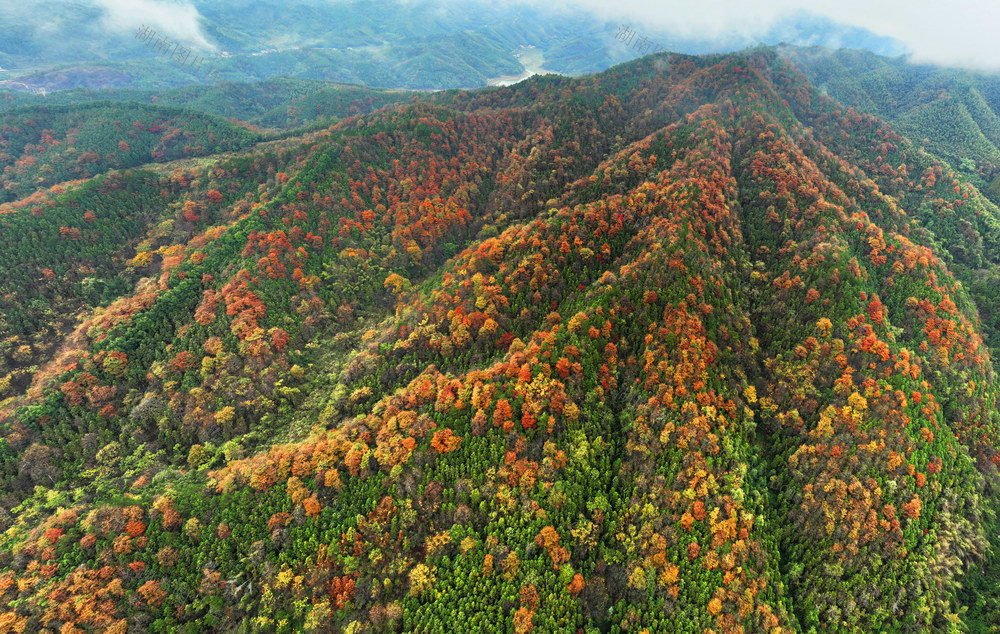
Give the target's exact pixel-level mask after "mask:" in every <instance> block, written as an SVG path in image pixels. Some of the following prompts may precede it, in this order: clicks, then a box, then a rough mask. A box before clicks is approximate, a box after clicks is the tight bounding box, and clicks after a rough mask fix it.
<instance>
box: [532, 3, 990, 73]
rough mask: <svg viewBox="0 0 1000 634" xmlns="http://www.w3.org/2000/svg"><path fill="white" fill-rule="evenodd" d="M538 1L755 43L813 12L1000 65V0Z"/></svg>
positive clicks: (935, 58) (927, 53) (917, 51)
mask: <svg viewBox="0 0 1000 634" xmlns="http://www.w3.org/2000/svg"><path fill="white" fill-rule="evenodd" d="M532 1H534V0H532ZM537 4H545V5H550V6H551V5H553V4H559V5H561V6H564V7H572V8H578V9H585V10H588V11H591V12H593V13H596V14H598V15H599V16H601V17H604V18H606V19H609V20H614V21H619V22H622V23H627V24H634V25H639V24H642V25H648V26H649V28H651V29H652V28H653V27H656V28H658V29H662V30H663V31H665V32H668V33H674V34H676V35H679V36H683V37H709V38H712V39H716V38H718V39H731V38H732V37H733V36H734V35H737V36H743V37H744V38H746V39H747V40H748V41H751V42H755V41H756V39H757V37H758V36H760V35H761V34H763V33H765V32H766V31H767V30H768V28H769V27H770V26H772V25H774V24H776V23H777V22H779V21H780V20H781V19H782V18H783V17H787V16H790V15H792V14H794V13H795V12H797V11H802V10H807V11H810V12H812V13H815V14H817V15H820V16H824V17H828V18H830V19H832V20H835V21H837V22H841V23H844V24H847V25H851V26H855V27H860V28H865V29H868V30H870V31H872V32H874V33H875V34H878V35H882V36H886V37H891V38H894V39H896V40H898V41H899V42H901V43H902V44H903V45H904V46H905V48H906V49H907V51H908V53H909V54H910V55H911V56H912V61H914V62H921V63H924V62H926V63H934V64H939V65H944V66H963V67H973V68H982V69H991V70H1000V32H998V31H1000V1H998V0H985V1H982V0H981V1H978V2H977V1H972V0H956V1H952V2H947V3H942V2H940V1H939V0H933V1H932V0H906V1H903V0H810V1H809V2H802V1H801V0H752V1H749V2H748V1H745V0H744V1H738V0H694V1H692V0H683V1H679V0H661V1H659V2H650V0H613V1H612V2H608V1H607V0H544V2H538V3H537ZM636 30H639V29H638V28H637V29H636Z"/></svg>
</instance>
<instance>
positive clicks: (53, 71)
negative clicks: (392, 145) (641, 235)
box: [0, 0, 903, 93]
mask: <svg viewBox="0 0 1000 634" xmlns="http://www.w3.org/2000/svg"><path fill="white" fill-rule="evenodd" d="M622 25H626V26H630V27H631V28H632V29H633V30H634V31H635V32H636V33H637V34H638V36H641V37H645V38H647V39H648V40H650V41H655V42H657V43H659V45H660V46H662V47H663V49H664V50H670V51H675V52H681V53H714V52H720V51H731V50H737V49H742V48H746V47H747V46H752V45H755V44H757V43H760V42H764V43H767V44H778V43H780V42H790V43H795V44H803V45H812V44H819V45H825V46H831V47H840V46H844V47H851V48H868V49H870V50H873V51H875V52H877V53H886V54H895V53H897V52H902V50H903V49H902V48H901V45H900V44H899V43H898V42H894V41H893V40H891V39H890V38H885V37H879V36H876V35H874V34H872V33H870V32H868V31H866V30H864V29H861V28H857V27H851V26H846V25H842V24H839V23H836V22H834V21H832V20H830V19H829V18H823V17H820V16H816V15H812V14H809V13H806V12H798V13H795V14H792V15H789V16H787V17H786V18H783V19H782V20H780V21H778V22H777V23H775V24H774V25H772V26H771V27H770V28H769V29H768V30H767V31H766V32H764V33H762V34H753V35H748V34H742V35H735V34H730V35H725V36H711V37H710V36H707V35H700V34H697V33H679V32H668V31H665V30H663V29H662V28H661V27H659V26H657V24H656V23H644V22H642V21H641V20H640V21H635V20H632V19H629V18H628V17H626V16H622V17H620V18H612V19H610V20H609V19H608V17H607V16H603V15H598V14H595V13H591V12H588V11H586V10H585V9H583V8H573V7H569V6H564V5H558V4H556V5H544V4H535V5H532V4H516V3H501V4H498V5H491V4H488V3H475V4H473V5H472V10H469V7H468V6H467V5H465V4H464V3H457V2H451V1H430V0H428V1H423V2H402V1H400V0H378V1H377V2H332V1H327V0H313V1H310V2H294V3H291V4H288V3H278V2H271V1H270V0H268V1H264V2H260V1H256V0H252V1H251V0H239V1H237V2H226V3H221V2H209V1H206V0H196V1H194V2H191V3H169V2H157V1H154V0H142V1H141V2H137V3H133V2H128V3H121V2H114V1H112V0H88V1H78V0H74V1H68V0H58V1H57V2H55V3H53V4H52V6H51V7H50V11H46V12H38V11H35V10H34V9H32V8H29V7H28V6H27V5H24V6H19V5H17V4H16V3H7V4H6V5H4V6H3V7H0V32H2V33H4V34H8V33H9V34H10V36H9V37H6V36H5V37H4V39H3V41H2V42H0V67H2V68H3V69H4V71H3V72H0V80H2V83H0V87H3V88H7V89H10V90H20V91H28V92H45V93H51V92H53V91H58V90H66V89H73V88H89V89H101V88H145V89H155V90H163V89H167V88H170V87H175V86H180V85H184V84H189V83H192V82H195V83H206V82H207V83H212V82H217V81H219V80H222V79H225V80H228V81H235V82H252V81H260V80H265V79H269V78H272V77H275V76H279V75H280V76H288V77H298V78H306V79H323V80H331V81H336V82H347V83H356V84H363V85H366V86H372V87H384V88H411V89H446V88H471V87H476V86H484V85H486V84H487V83H488V82H489V80H490V79H492V78H499V77H504V76H517V75H519V74H521V73H522V72H524V71H525V70H526V69H527V71H528V72H540V73H541V72H557V73H561V74H569V75H576V74H580V73H588V72H595V71H599V70H604V69H606V68H608V67H610V66H612V65H614V64H616V63H620V62H623V61H627V60H629V59H634V58H635V57H637V56H639V55H641V54H643V52H650V50H646V51H643V50H640V49H637V48H636V47H634V46H632V44H633V43H632V42H627V43H626V42H622V41H621V40H618V39H616V38H615V35H616V33H617V32H618V30H619V28H620V27H621V26H622ZM142 26H147V27H150V28H151V29H152V30H153V31H155V33H156V37H154V38H153V39H151V40H150V41H148V42H145V43H144V42H143V41H141V40H137V39H136V34H137V33H138V32H139V30H140V29H141V27H142ZM158 38H166V40H169V42H170V45H169V46H164V47H163V48H161V49H157V47H156V44H155V43H156V41H157V39H158ZM178 46H179V47H181V48H180V49H178V48H176V47H178ZM529 47H530V48H531V49H534V50H536V51H537V52H538V53H539V54H540V59H542V60H544V61H543V62H542V63H540V64H538V65H537V66H535V65H533V63H527V60H526V58H523V57H520V56H521V55H522V54H523V53H524V52H525V51H526V50H529ZM168 49H169V50H168ZM175 51H177V54H176V56H175V55H174V52H175ZM196 58H197V59H199V60H202V61H203V63H200V64H199V63H196V62H194V60H195V59H196ZM210 70H214V71H215V74H213V75H211V78H210V79H207V78H206V75H207V73H209V72H210Z"/></svg>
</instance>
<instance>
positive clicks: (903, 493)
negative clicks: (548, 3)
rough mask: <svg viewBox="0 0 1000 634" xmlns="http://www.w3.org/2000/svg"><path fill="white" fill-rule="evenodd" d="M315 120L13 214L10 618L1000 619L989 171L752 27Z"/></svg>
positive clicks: (7, 467)
mask: <svg viewBox="0 0 1000 634" xmlns="http://www.w3.org/2000/svg"><path fill="white" fill-rule="evenodd" d="M341 105H342V106H343V105H345V104H341ZM369 105H373V104H369ZM101 107H108V106H101ZM116 107H120V108H128V107H129V106H127V105H125V104H118V105H117V106H116ZM330 115H331V116H334V117H341V116H347V118H345V119H343V120H340V121H337V122H336V123H335V124H333V125H332V126H330V127H329V128H327V129H324V130H321V131H317V132H314V133H311V134H309V135H306V136H302V137H295V138H289V139H284V140H282V141H280V142H270V143H258V144H257V145H255V146H254V147H252V148H250V149H248V150H247V151H245V152H238V153H235V154H231V155H228V156H220V157H213V158H212V159H205V160H204V161H202V162H201V163H198V164H190V163H188V164H185V165H184V166H183V167H181V166H177V167H176V169H172V166H170V165H168V166H156V167H157V169H156V171H151V170H139V169H134V170H133V169H125V170H112V171H111V172H109V173H107V174H102V175H100V176H96V177H94V178H90V179H87V180H83V181H81V182H74V183H69V184H65V185H61V186H58V187H56V188H49V189H47V190H38V191H35V192H33V193H31V194H30V195H28V196H26V197H23V198H19V199H18V200H14V201H12V202H9V203H7V204H5V205H3V207H2V208H0V212H2V213H3V215H2V216H0V228H2V231H0V258H2V259H0V271H2V272H3V274H4V279H5V280H7V279H10V280H11V282H10V283H5V285H4V287H3V293H4V294H3V295H2V296H0V299H2V300H3V301H4V302H6V303H5V304H4V305H3V315H4V322H3V323H2V324H0V327H2V328H3V329H4V330H3V333H2V336H3V337H4V338H3V339H2V340H0V346H3V347H2V348H0V354H2V355H3V357H2V361H3V364H4V365H3V366H2V367H0V399H5V400H2V401H0V434H2V439H0V477H2V485H0V491H2V498H0V502H2V504H0V506H2V508H3V509H8V510H4V511H0V531H2V532H0V631H25V632H33V631H43V630H48V631H56V630H66V631H97V630H101V631H105V630H106V631H115V632H126V631H154V632H156V631H162V632H166V631H183V632H202V631H247V632H249V631H254V632H257V631H265V632H266V631H272V632H296V631H314V632H319V631H334V632H340V631H346V632H386V631H420V632H445V631H471V632H479V631H514V632H528V631H532V630H535V631H539V632H554V631H583V632H598V631H604V632H609V631H614V632H625V631H628V632H646V631H648V632H706V631H714V632H763V631H767V632H800V631H801V632H808V631H819V630H830V631H857V632H875V631H879V632H881V631H887V632H888V631H905V632H923V631H962V630H963V628H964V629H968V630H972V631H984V630H988V629H990V628H994V627H997V626H1000V588H997V581H996V579H997V560H996V555H995V553H996V548H997V545H998V544H997V543H996V542H997V541H998V540H1000V538H998V537H997V535H998V527H997V519H996V510H997V507H998V502H1000V499H998V490H997V484H998V480H997V478H998V473H997V467H996V465H997V463H1000V454H998V453H997V442H998V422H1000V421H998V420H997V417H998V413H997V396H998V389H1000V386H998V384H997V379H996V374H995V371H994V368H993V359H994V358H995V357H996V355H997V354H998V351H997V349H996V347H995V341H996V339H995V333H996V332H997V331H998V326H1000V324H998V322H997V320H998V319H1000V317H998V316H997V314H996V311H995V310H994V309H993V303H994V302H995V292H994V291H993V288H994V287H995V285H990V284H988V283H984V280H986V279H994V278H995V277H996V276H997V266H998V263H1000V262H998V258H1000V249H998V246H1000V245H998V244H997V241H998V240H1000V210H998V208H997V206H996V205H995V204H994V203H993V202H992V201H991V200H990V199H989V198H988V197H986V196H984V195H983V194H982V193H981V192H980V190H979V189H978V188H977V186H976V182H975V181H974V179H973V178H972V177H971V176H970V175H969V174H967V173H964V172H956V171H954V170H953V169H952V168H951V167H950V166H949V163H948V162H942V161H941V160H939V158H937V157H936V156H935V155H934V154H933V153H932V152H931V151H929V150H931V148H929V147H926V144H925V147H924V149H921V148H920V147H919V146H918V145H915V144H914V143H912V142H911V141H910V140H908V139H907V138H906V137H904V136H903V135H901V134H900V132H899V131H897V130H896V129H895V128H893V127H892V126H891V125H890V124H889V123H886V122H885V121H883V120H881V119H879V118H876V117H875V116H873V115H871V114H866V113H863V112H859V111H858V110H856V109H854V108H850V107H847V106H844V105H842V104H840V103H838V102H837V101H834V100H833V99H831V98H830V97H827V96H825V95H824V94H823V93H822V92H821V91H820V90H818V89H816V88H815V87H814V86H813V85H812V84H810V83H809V82H808V80H807V79H806V77H805V76H804V75H803V74H801V73H800V72H799V71H798V70H797V69H796V68H794V67H793V66H792V65H791V64H790V63H789V62H787V61H786V60H785V59H784V58H782V57H781V56H779V55H778V54H777V53H776V52H775V51H771V50H767V49H760V50H754V51H750V52H747V53H744V54H733V55H717V56H705V57H690V56H682V55H667V54H661V55H656V56H650V57H646V58H642V59H641V60H637V61H634V62H630V63H627V64H623V65H620V66H616V67H614V68H612V69H610V70H608V71H605V72H603V73H599V74H596V75H591V76H585V77H580V78H565V77H556V76H546V77H536V78H532V79H530V80H527V81H525V82H522V83H520V84H517V85H515V86H511V87H507V88H496V89H485V90H479V91H473V92H460V91H452V92H447V93H436V94H433V95H423V96H421V97H420V98H418V99H416V100H414V101H411V102H407V103H396V104H390V105H388V106H387V107H386V108H384V109H382V110H379V111H376V112H369V113H364V114H356V115H353V116H348V115H350V113H348V112H331V113H330ZM5 116H10V115H5ZM192 125H193V124H192ZM112 127H113V126H112ZM144 127H146V126H145V124H144ZM215 134H217V135H219V134H220V133H215ZM53 137H54V138H56V137H55V135H53ZM217 138H218V136H217ZM254 140H255V139H252V138H248V142H250V143H252V142H254ZM102 142H103V141H102ZM30 143H32V144H33V145H37V142H36V141H30ZM80 149H81V150H83V149H84V148H83V147H80ZM219 149H221V148H219ZM101 156H103V154H102V155H101ZM164 158H167V157H164ZM122 167H127V166H125V165H123V166H122ZM8 274H10V275H11V277H9V278H8Z"/></svg>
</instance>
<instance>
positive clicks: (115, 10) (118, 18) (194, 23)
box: [94, 0, 216, 51]
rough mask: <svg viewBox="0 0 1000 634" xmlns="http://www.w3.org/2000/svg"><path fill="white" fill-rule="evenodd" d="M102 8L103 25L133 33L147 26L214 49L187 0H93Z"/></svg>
mask: <svg viewBox="0 0 1000 634" xmlns="http://www.w3.org/2000/svg"><path fill="white" fill-rule="evenodd" d="M94 2H95V4H97V5H98V6H99V7H101V8H102V9H103V10H104V11H105V14H104V18H103V22H104V24H105V25H106V26H107V27H108V28H110V29H112V30H115V31H121V32H128V33H133V34H134V33H135V32H136V31H137V30H138V29H139V27H140V26H142V25H146V26H149V27H151V28H153V29H154V30H155V31H156V32H157V33H160V34H162V35H166V36H167V37H169V38H171V39H173V40H175V41H178V42H183V43H186V44H190V45H192V46H195V47H197V48H199V49H202V50H207V51H214V50H215V49H216V47H215V45H214V44H212V43H211V42H210V41H209V40H208V38H206V37H205V35H204V33H202V31H201V25H200V24H199V23H198V18H199V13H198V9H197V8H195V7H194V5H192V4H189V3H187V2H170V1H164V0H94Z"/></svg>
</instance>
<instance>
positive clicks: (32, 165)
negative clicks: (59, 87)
mask: <svg viewBox="0 0 1000 634" xmlns="http://www.w3.org/2000/svg"><path fill="white" fill-rule="evenodd" d="M261 139H262V135H261V134H259V133H256V132H253V131H250V130H248V129H247V128H246V127H241V126H238V125H236V124H234V123H232V122H229V121H225V120H223V119H221V118H219V117H216V116H210V115H204V114H201V113H196V112H192V111H189V110H183V109H179V108H164V107H156V106H141V105H138V104H129V105H127V106H123V105H120V104H116V103H111V102H96V103H92V104H86V105H84V104H77V105H63V106H51V107H50V106H37V107H27V108H23V109H17V110H13V111H10V112H7V113H3V114H0V165H3V166H4V167H3V174H2V175H0V202H10V201H12V200H14V199H16V198H21V197H24V196H27V195H28V194H30V193H32V192H33V191H35V190H37V189H38V188H40V187H48V186H50V185H53V184H55V183H59V182H62V181H66V180H73V179H86V178H90V177H91V176H95V175H97V174H102V173H104V172H107V171H108V170H109V169H113V168H127V167H134V166H136V165H142V164H144V163H150V162H163V161H169V160H173V159H178V158H182V157H195V156H206V155H208V154H216V153H219V152H225V151H231V150H239V149H243V148H246V147H247V146H249V145H251V144H252V143H253V142H254V141H259V140H261Z"/></svg>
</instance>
